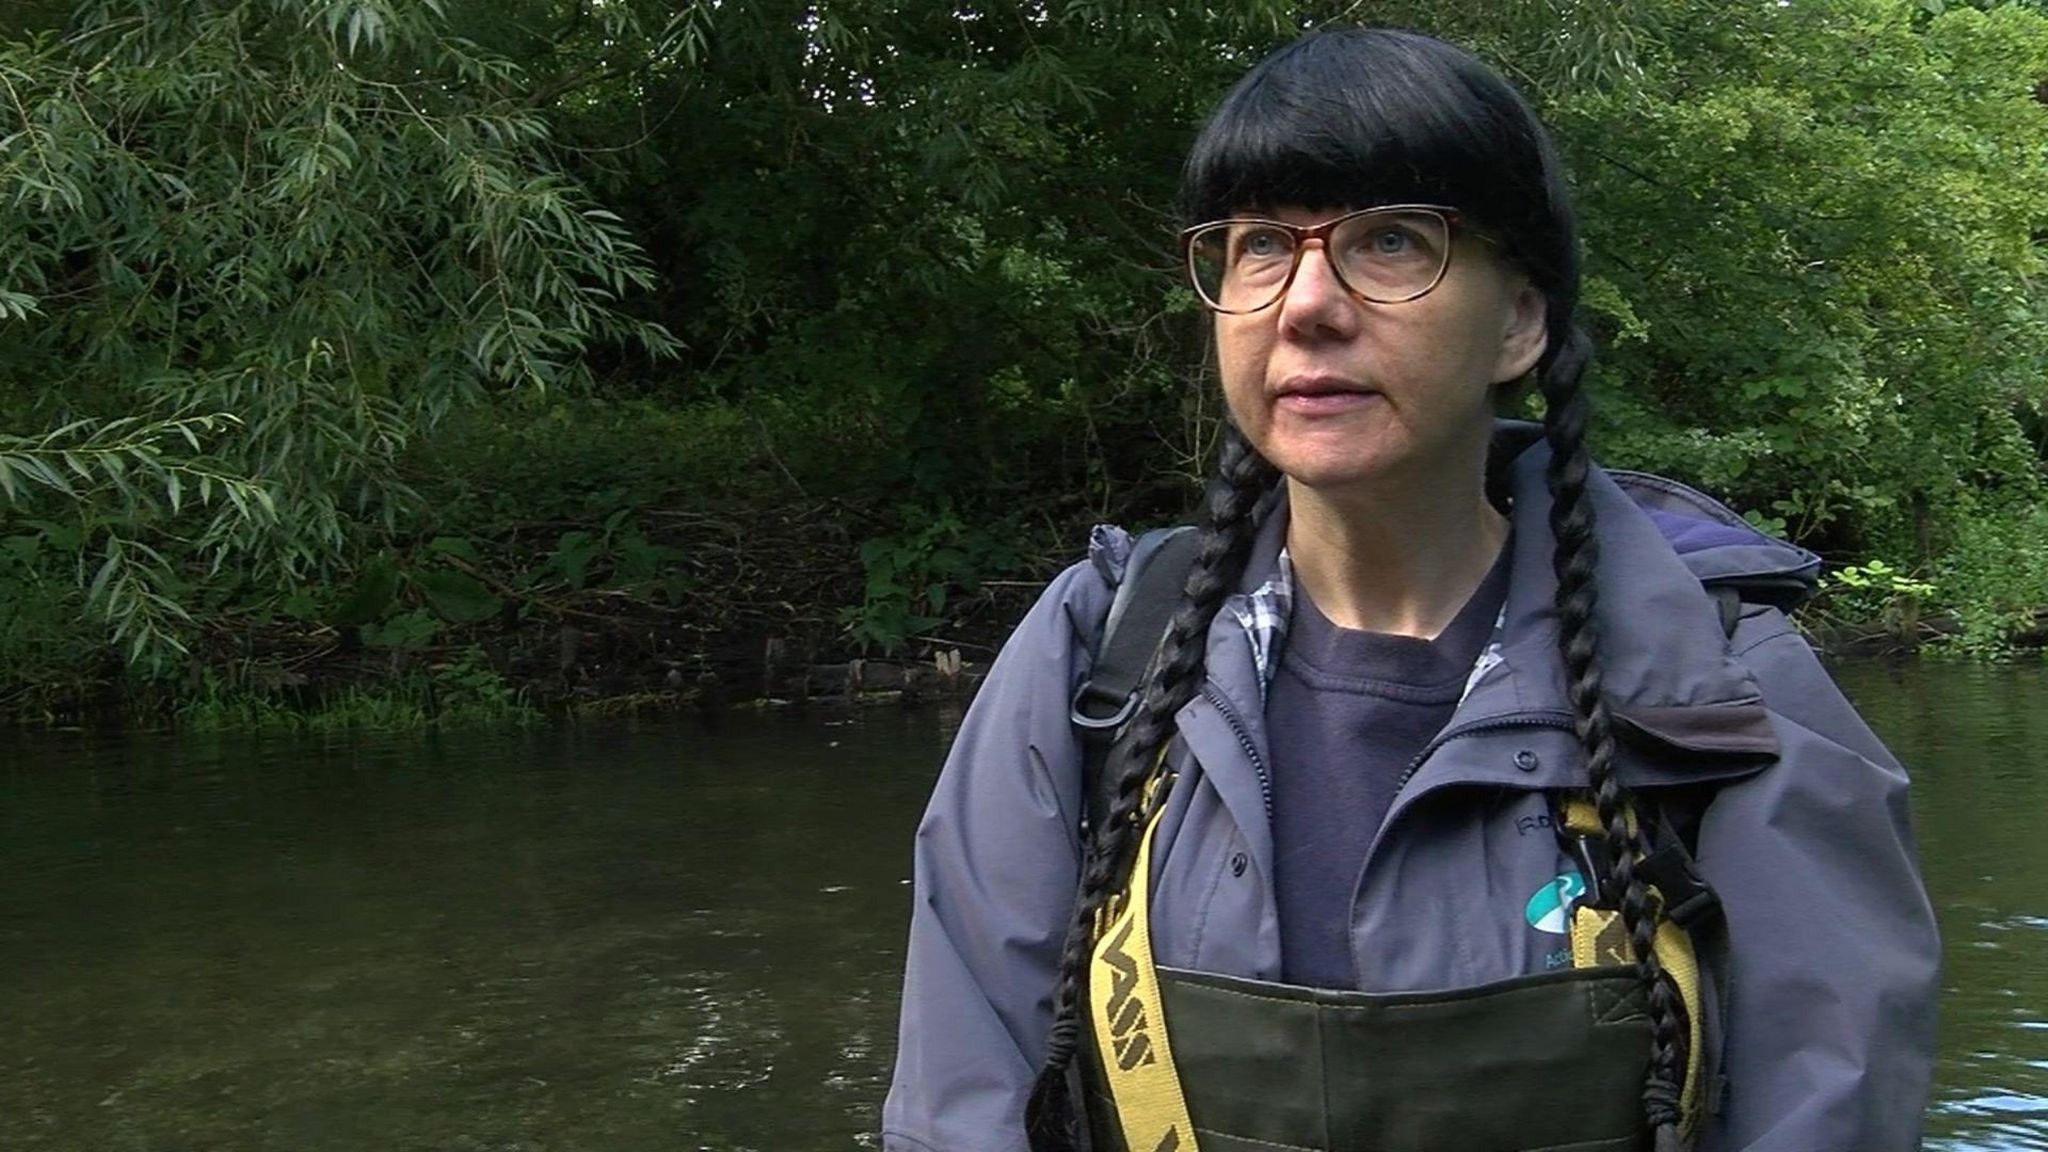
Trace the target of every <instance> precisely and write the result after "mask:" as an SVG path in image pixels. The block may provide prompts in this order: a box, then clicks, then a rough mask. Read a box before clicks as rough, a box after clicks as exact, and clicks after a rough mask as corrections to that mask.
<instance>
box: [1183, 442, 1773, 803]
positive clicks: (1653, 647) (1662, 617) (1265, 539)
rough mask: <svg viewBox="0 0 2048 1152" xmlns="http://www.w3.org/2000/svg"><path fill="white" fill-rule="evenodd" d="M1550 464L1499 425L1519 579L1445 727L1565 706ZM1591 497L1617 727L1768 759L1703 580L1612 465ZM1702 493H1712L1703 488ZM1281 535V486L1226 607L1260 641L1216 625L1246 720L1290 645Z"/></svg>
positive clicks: (1768, 745)
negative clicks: (1487, 662)
mask: <svg viewBox="0 0 2048 1152" xmlns="http://www.w3.org/2000/svg"><path fill="white" fill-rule="evenodd" d="M1549 461H1550V451H1549V448H1548V446H1547V444H1546V443H1545V442H1544V440H1543V438H1542V429H1541V428H1540V427H1539V426H1537V425H1534V424H1529V423H1524V422H1518V421H1502V422H1500V423H1499V424H1498V425H1497V427H1496V429H1495V436H1494V445H1493V452H1492V458H1491V461H1490V467H1491V468H1493V469H1495V470H1497V471H1499V473H1500V483H1501V484H1502V485H1503V486H1504V488H1505V490H1506V492H1507V493H1508V494H1509V496H1510V499H1511V500H1512V509H1511V511H1510V519H1511V522H1512V524H1513V527H1514V534H1513V544H1512V547H1513V549H1514V554H1513V556H1512V558H1511V561H1510V563H1511V564H1512V566H1513V578H1512V580H1511V582H1510V585H1509V590H1508V597H1507V604H1506V609H1505V613H1504V617H1503V621H1502V630H1501V636H1500V651H1499V662H1498V663H1497V664H1496V665H1495V666H1493V667H1491V668H1489V669H1486V670H1485V672H1484V673H1483V674H1482V675H1480V676H1479V677H1478V678H1477V679H1476V680H1475V682H1474V683H1473V684H1472V686H1471V688H1470V690H1469V692H1468V693H1467V695H1466V698H1465V700H1464V702H1463V703H1462V704H1460V705H1459V708H1458V711H1457V713H1456V715H1455V716H1454V717H1453V719H1452V721H1451V726H1450V728H1451V729H1456V728H1460V727H1465V726H1468V725H1483V724H1486V723H1488V722H1490V721H1499V720H1503V719H1506V718H1509V717H1528V716H1536V715H1547V716H1558V715H1564V716H1568V715H1569V714H1570V712H1571V703H1570V696H1569V693H1568V686H1567V684H1566V677H1565V670H1564V662H1563V660H1562V658H1561V656H1560V654H1559V651H1558V632H1559V621H1558V615H1557V610H1556V606H1555V599H1556V594H1557V575H1556V570H1555V567H1554V562H1553V556H1554V552H1555V537H1554V535H1553V534H1552V532H1551V528H1550V513H1551V507H1552V501H1551V498H1550V490H1549V485H1548V483H1547V481H1546V479H1545V469H1546V468H1547V466H1548V464H1549ZM1661 483H1663V484H1665V485H1666V486H1668V487H1670V488H1673V489H1676V488H1677V487H1678V486H1676V485H1670V484H1669V482H1668V481H1665V482H1661ZM1585 499H1586V501H1587V502H1588V504H1589V505H1590V507H1591V509H1592V512H1593V516H1594V524H1595V526H1596V527H1595V532H1596V539H1597V541H1598V543H1599V552H1600V555H1599V560H1598V567H1597V569H1596V588H1597V590H1598V600H1597V605H1596V608H1595V617H1594V618H1595V621H1596V626H1597V628H1598V634H1599V637H1600V669H1601V673H1602V679H1603V689H1604V692H1605V695H1606V697H1607V700H1608V703H1609V707H1610V709H1611V711H1612V712H1613V714H1614V715H1615V717H1616V719H1617V721H1618V723H1619V728H1620V734H1621V736H1622V737H1623V738H1624V739H1625V740H1628V741H1630V742H1632V743H1635V744H1645V745H1650V746H1653V747H1654V746H1662V747H1664V748H1666V749H1675V750H1678V751H1681V752H1685V753H1693V754H1706V755H1736V756H1741V757H1745V758H1762V757H1768V756H1771V755H1774V754H1775V753H1776V751H1777V738H1776V736H1775V734H1774V733H1773V731H1772V728H1771V724H1770V719H1769V714H1768V712H1767V710H1766V708H1765V706H1764V702H1763V697H1762V693H1761V691H1760V690H1759V689H1758V687H1757V683H1756V678H1755V677H1754V676H1753V675H1752V674H1751V673H1750V672H1749V670H1748V669H1747V668H1745V667H1744V666H1743V665H1742V664H1741V663H1740V662H1739V661H1737V660H1735V659H1734V658H1733V656H1732V655H1731V654H1730V652H1729V646H1728V643H1727V636H1726V633H1725V630H1724V629H1723V627H1722V624H1721V617H1720V613H1719V609H1718V608H1717V606H1716V605H1715V603H1714V601H1713V599H1712V598H1711V597H1710V596H1707V595H1705V594H1704V593H1703V591H1702V588H1701V577H1700V575H1699V574H1697V573H1696V572H1695V571H1694V569H1693V568H1692V567H1689V566H1688V564H1687V562H1686V560H1685V559H1683V558H1681V557H1680V556H1679V555H1678V554H1677V552H1675V551H1674V550H1673V548H1672V545H1671V544H1670V543H1669V542H1668V541H1667V540H1666V539H1665V536H1664V534H1663V533H1662V532H1661V531H1660V530H1659V528H1658V526H1657V524H1656V523H1655V522H1654V521H1653V520H1652V519H1651V518H1650V516H1649V514H1648V513H1647V512H1645V511H1644V509H1643V507H1642V506H1640V505H1639V504H1638V502H1637V500H1636V499H1635V498H1632V497H1631V495H1630V493H1629V492H1628V491H1624V490H1623V488H1622V487H1621V486H1620V485H1619V484H1617V483H1616V481H1615V479H1614V478H1613V477H1612V476H1611V475H1610V474H1608V473H1607V472H1605V471H1602V470H1601V469H1598V468H1594V469H1591V470H1590V471H1589V474H1588V476H1587V479H1586V494H1585ZM1699 499H1700V500H1701V501H1702V502H1705V498H1704V497H1700V498H1699ZM1709 503H1710V502H1709ZM1286 533H1287V505H1286V497H1285V486H1284V485H1282V486H1281V487H1280V490H1279V491H1276V493H1275V495H1274V496H1273V497H1272V498H1270V499H1269V500H1268V501H1267V502H1266V504H1264V505H1263V506H1262V508H1261V511H1260V523H1259V531H1258V536H1257V540H1256V544H1255V546H1254V549H1253V559H1252V562H1251V563H1250V565H1248V567H1247V574H1246V577H1245V580H1244V583H1243V584H1242V586H1241V592H1240V594H1239V595H1238V596H1236V597H1233V598H1232V601H1231V602H1230V605H1229V609H1230V611H1229V614H1230V615H1231V616H1233V617H1235V618H1236V620H1237V622H1238V623H1239V624H1242V625H1244V627H1243V628H1242V629H1239V628H1230V629H1227V631H1229V632H1239V631H1242V632H1243V633H1244V634H1245V635H1247V636H1249V637H1250V638H1251V640H1252V643H1251V644H1249V645H1246V644H1244V643H1242V642H1238V643H1219V642H1218V640H1219V637H1218V636H1217V635H1216V631H1221V630H1212V633H1211V638H1210V644H1209V657H1210V660H1211V666H1210V672H1211V677H1212V684H1213V686H1215V687H1217V688H1219V689H1221V690H1224V691H1226V692H1227V694H1228V695H1229V698H1230V702H1231V704H1232V705H1233V707H1234V708H1235V710H1236V711H1237V712H1238V713H1239V715H1241V716H1256V715H1257V714H1259V713H1261V712H1263V706H1264V693H1263V679H1264V676H1265V674H1266V672H1267V670H1268V669H1270V667H1271V665H1272V663H1273V661H1274V660H1276V659H1277V657H1278V649H1279V645H1281V644H1283V643H1284V642H1285V625H1284V620H1285V608H1286V607H1287V605H1286V604H1285V603H1284V602H1283V603H1281V604H1280V611H1279V614H1278V618H1279V620H1280V621H1281V623H1279V624H1278V625H1277V626H1275V625H1274V624H1273V621H1274V619H1275V613H1274V610H1273V607H1272V603H1271V602H1272V599H1273V597H1274V594H1275V592H1276V590H1279V591H1281V592H1283V594H1284V592H1285V591H1287V590H1291V578H1290V573H1289V572H1288V570H1287V566H1286V563H1285V560H1284V558H1283V557H1282V555H1281V551H1282V547H1283V545H1284V543H1285V540H1286ZM1757 540H1758V541H1759V545H1758V547H1761V546H1763V545H1764V544H1766V543H1770V542H1765V541H1764V538H1763V537H1761V536H1758V537H1757ZM1775 547H1776V548H1777V549H1779V550H1780V552H1781V553H1782V554H1784V555H1786V556H1791V557H1793V558H1794V559H1795V560H1798V562H1799V563H1800V564H1802V565H1803V564H1804V563H1805V560H1810V559H1811V557H1810V555H1808V554H1805V553H1795V552H1794V551H1793V550H1790V549H1787V548H1786V547H1785V546H1783V545H1775ZM1801 558H1803V559H1801ZM1789 578H1790V577H1788V579H1789ZM1262 602H1263V603H1262ZM1260 623H1263V624H1264V625H1265V626H1266V627H1265V630H1264V633H1263V634H1262V632H1261V629H1260V628H1259V627H1257V626H1256V625H1258V624H1260ZM1448 730H1450V729H1447V731H1448ZM1658 759H1659V760H1663V759H1665V758H1663V757H1659V758H1658ZM1660 775H1661V773H1660Z"/></svg>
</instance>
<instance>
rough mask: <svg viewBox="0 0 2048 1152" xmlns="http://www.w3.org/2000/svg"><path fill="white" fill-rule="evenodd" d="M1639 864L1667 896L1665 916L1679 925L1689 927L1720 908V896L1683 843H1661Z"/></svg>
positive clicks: (1651, 882)
mask: <svg viewBox="0 0 2048 1152" xmlns="http://www.w3.org/2000/svg"><path fill="white" fill-rule="evenodd" d="M1636 867H1638V868H1640V869H1642V873H1643V879H1644V880H1645V881H1647V882H1648V883H1649V884H1650V885H1652V886H1653V887H1655V888H1656V889H1657V892H1658V893H1659V894H1660V895H1662V896H1663V897H1664V918H1665V919H1666V920H1669V921H1671V922H1672V923H1673V924H1676V925H1678V926H1679V927H1680V928H1686V929H1690V928H1691V927H1692V926H1693V925H1695V924H1698V923H1701V922H1703V921H1704V920H1706V919H1707V918H1708V917H1711V916H1712V915H1714V914H1715V913H1717V912H1719V911H1720V910H1721V898H1720V897H1719V896H1716V895H1714V889H1713V886H1712V885H1709V884H1708V883H1707V881H1706V878H1705V877H1702V876H1701V875H1700V871H1699V866H1698V865H1697V864H1696V863H1695V862H1694V861H1693V858H1692V853H1690V852H1688V851H1686V850H1685V846H1684V845H1682V844H1664V845H1661V846H1660V847H1658V849H1657V850H1656V851H1654V852H1652V853H1650V854H1649V855H1648V856H1645V857H1643V860H1642V863H1640V864H1637V865H1636Z"/></svg>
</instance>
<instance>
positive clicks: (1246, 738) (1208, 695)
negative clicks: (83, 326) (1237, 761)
mask: <svg viewBox="0 0 2048 1152" xmlns="http://www.w3.org/2000/svg"><path fill="white" fill-rule="evenodd" d="M1202 696H1203V698H1205V699H1207V700H1208V701H1209V703H1211V704H1214V705H1215V706H1216V710H1217V711H1218V712H1221V713H1222V714H1223V722H1224V723H1226V724H1228V725H1230V730H1231V731H1232V732H1235V733H1237V743H1238V746H1239V747H1241V748H1243V749H1244V754H1245V758H1246V759H1247V760H1250V761H1251V762H1252V771H1253V772H1255V773H1257V774H1258V777H1259V802H1260V803H1261V804H1262V805H1264V806H1265V809H1266V820H1267V821H1268V822H1269V823H1270V822H1271V821H1272V819H1273V781H1272V780H1271V779H1270V778H1269V777H1268V776H1267V775H1266V761H1265V759H1264V758H1263V757H1261V756H1260V755H1259V750H1258V748H1257V747H1256V746H1255V745H1254V744H1253V743H1252V736H1251V733H1250V732H1248V731H1246V729H1245V726H1244V721H1242V720H1239V719H1238V718H1237V712H1236V711H1235V710H1233V709H1232V708H1231V707H1230V704H1229V702H1228V701H1226V700H1224V698H1223V697H1222V696H1221V695H1219V694H1218V693H1216V692H1215V691H1214V690H1212V689H1210V688H1209V687H1208V686H1207V685H1204V686H1203V687H1202ZM1411 771H1412V769H1411Z"/></svg>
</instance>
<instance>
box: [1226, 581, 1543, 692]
mask: <svg viewBox="0 0 2048 1152" xmlns="http://www.w3.org/2000/svg"><path fill="white" fill-rule="evenodd" d="M1226 604H1227V605H1228V606H1229V608H1230V614H1231V615H1232V616H1234V617H1236V618H1237V622H1238V624H1239V625H1241V626H1242V627H1243V628H1244V633H1245V636H1246V637H1247V638H1248V639H1249V640H1250V641H1251V645H1252V664H1253V666H1254V667H1256V668H1257V669H1258V673H1259V702H1260V703H1261V704H1263V703H1265V700H1266V694H1267V691H1268V690H1269V689H1270V688H1271V687H1272V686H1273V672H1274V669H1276V668H1278V667H1279V664H1280V650H1281V648H1282V647H1283V646H1284V645H1285V644H1286V643H1287V624H1288V621H1289V619H1291V618H1292V616H1293V614H1294V561H1293V560H1292V559H1291V558H1290V557H1289V556H1288V555H1287V549H1286V548H1284V547H1283V548H1281V549H1280V559H1279V563H1277V564H1276V565H1274V568H1273V575H1272V576H1270V577H1268V578H1267V580H1266V582H1265V583H1264V584H1261V585H1259V587H1258V589H1257V591H1254V592H1253V593H1252V594H1251V595H1249V596H1233V597H1231V598H1230V599H1229V600H1228V601H1226ZM1507 620H1508V608H1507V605H1506V604H1505V603H1503V604H1502V605H1501V608H1500V615H1498V616H1496V617H1494V620H1493V635H1492V636H1490V637H1488V638H1487V641H1486V647H1485V648H1483V649H1481V650H1480V653H1479V658H1478V659H1477V660H1475V661H1473V662H1472V673H1471V675H1469V676H1467V677H1466V678H1465V690H1464V691H1463V692H1462V693H1460V694H1459V696H1458V702H1459V703H1461V704H1462V703H1464V700H1465V697H1466V696H1469V695H1471V694H1472V689H1473V687H1474V686H1476V685H1477V684H1478V683H1479V681H1480V680H1481V679H1483V678H1484V677H1485V676H1486V674H1487V673H1488V672H1491V671H1493V669H1494V666H1495V665H1497V664H1499V663H1500V662H1501V655H1500V643H1501V633H1502V632H1503V631H1504V630H1505V628H1506V626H1507Z"/></svg>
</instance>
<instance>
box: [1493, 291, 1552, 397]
mask: <svg viewBox="0 0 2048 1152" xmlns="http://www.w3.org/2000/svg"><path fill="white" fill-rule="evenodd" d="M1548 312H1549V301H1547V300H1545V299H1544V297H1543V293H1541V292H1538V291H1537V290H1536V288H1535V286H1534V285H1532V284H1530V283H1529V282H1528V281H1527V280H1522V281H1521V283H1520V284H1519V285H1518V286H1517V287H1516V288H1515V296H1514V300H1513V303H1512V305H1511V306H1510V307H1509V309H1508V315H1507V322H1506V324H1505V325H1504V326H1503V327H1502V329H1501V335H1500V358H1499V359H1498V360H1497V361H1495V363H1494V366H1493V382H1494V383H1495V384H1505V383H1507V382H1508V381H1510V380H1520V379H1521V378H1522V377H1524V376H1527V375H1528V374H1529V372H1530V370H1531V369H1533V368H1535V367H1536V362H1537V361H1538V360H1541V359H1542V358H1543V350H1544V349H1545V348H1547V347H1549V346H1550V330H1549V327H1548V326H1547V325H1546V324H1545V323H1544V320H1545V318H1546V316H1547V313H1548Z"/></svg>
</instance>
